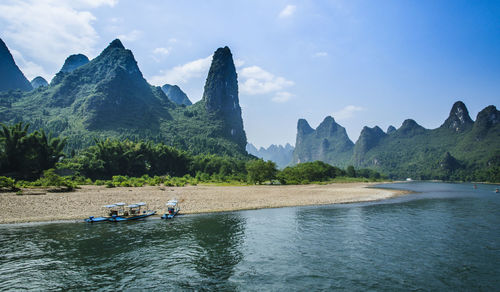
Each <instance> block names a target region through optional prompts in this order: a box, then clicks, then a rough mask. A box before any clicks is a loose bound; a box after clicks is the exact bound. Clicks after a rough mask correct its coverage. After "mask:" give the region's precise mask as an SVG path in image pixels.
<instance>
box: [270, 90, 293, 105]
mask: <svg viewBox="0 0 500 292" xmlns="http://www.w3.org/2000/svg"><path fill="white" fill-rule="evenodd" d="M292 97H293V94H291V93H290V92H286V91H280V92H277V93H276V95H274V97H273V98H272V99H271V100H272V101H274V102H277V103H284V102H287V101H289V100H290V98H292Z"/></svg>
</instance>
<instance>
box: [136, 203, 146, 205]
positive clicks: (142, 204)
mask: <svg viewBox="0 0 500 292" xmlns="http://www.w3.org/2000/svg"><path fill="white" fill-rule="evenodd" d="M136 205H137V206H146V203H144V202H140V203H137V204H136Z"/></svg>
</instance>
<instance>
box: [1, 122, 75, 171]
mask: <svg viewBox="0 0 500 292" xmlns="http://www.w3.org/2000/svg"><path fill="white" fill-rule="evenodd" d="M0 126H1V128H2V129H1V131H0V175H5V176H10V177H14V178H21V179H35V178H38V177H39V176H40V174H41V173H42V171H43V170H46V169H49V168H52V167H54V165H55V164H56V162H57V161H59V159H60V158H62V157H64V154H63V149H64V146H65V143H66V140H65V139H60V138H53V137H52V136H51V135H50V134H49V135H47V134H45V132H44V131H43V130H41V131H35V132H33V133H28V128H29V124H23V123H22V122H20V123H17V124H15V125H13V126H6V125H3V124H0Z"/></svg>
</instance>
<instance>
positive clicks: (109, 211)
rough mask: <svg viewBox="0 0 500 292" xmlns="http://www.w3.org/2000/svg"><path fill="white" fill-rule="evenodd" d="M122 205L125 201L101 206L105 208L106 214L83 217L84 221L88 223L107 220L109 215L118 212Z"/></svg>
mask: <svg viewBox="0 0 500 292" xmlns="http://www.w3.org/2000/svg"><path fill="white" fill-rule="evenodd" d="M122 204H123V205H122ZM124 205H125V203H116V204H111V205H106V206H104V207H103V208H106V215H107V216H100V217H94V216H90V217H89V218H86V219H84V221H85V222H88V223H98V222H106V221H109V219H111V216H113V215H115V214H116V215H118V214H119V212H120V209H123V206H124Z"/></svg>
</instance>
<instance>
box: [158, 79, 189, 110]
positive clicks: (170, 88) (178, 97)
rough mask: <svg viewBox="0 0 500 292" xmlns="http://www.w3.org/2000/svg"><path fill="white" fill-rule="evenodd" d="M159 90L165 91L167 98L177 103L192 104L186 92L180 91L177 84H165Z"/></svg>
mask: <svg viewBox="0 0 500 292" xmlns="http://www.w3.org/2000/svg"><path fill="white" fill-rule="evenodd" d="M161 90H163V92H165V94H166V95H167V97H168V99H170V100H171V101H173V102H174V103H176V104H178V105H192V103H191V101H190V100H189V98H188V97H187V95H186V93H184V91H182V89H180V87H179V86H177V85H170V84H165V85H163V86H162V87H161Z"/></svg>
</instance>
